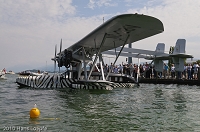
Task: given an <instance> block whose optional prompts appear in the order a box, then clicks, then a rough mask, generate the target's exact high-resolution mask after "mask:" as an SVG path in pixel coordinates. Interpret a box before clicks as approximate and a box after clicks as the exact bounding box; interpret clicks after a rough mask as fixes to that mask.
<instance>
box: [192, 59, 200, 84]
mask: <svg viewBox="0 0 200 132" xmlns="http://www.w3.org/2000/svg"><path fill="white" fill-rule="evenodd" d="M193 68H194V79H195V80H197V79H198V77H197V73H198V69H199V65H198V64H197V62H195V63H194V65H193Z"/></svg>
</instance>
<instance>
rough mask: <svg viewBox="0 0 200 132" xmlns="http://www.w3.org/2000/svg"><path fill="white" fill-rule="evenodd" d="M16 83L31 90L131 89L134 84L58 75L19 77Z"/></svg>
mask: <svg viewBox="0 0 200 132" xmlns="http://www.w3.org/2000/svg"><path fill="white" fill-rule="evenodd" d="M16 83H17V84H19V85H20V86H25V87H32V88H75V89H104V90H112V89H113V88H117V87H120V88H131V87H134V86H135V84H134V83H113V82H109V83H108V82H100V83H99V82H98V83H97V82H82V81H79V80H77V79H72V78H63V77H62V76H60V75H56V74H55V75H42V76H19V77H18V78H17V79H16Z"/></svg>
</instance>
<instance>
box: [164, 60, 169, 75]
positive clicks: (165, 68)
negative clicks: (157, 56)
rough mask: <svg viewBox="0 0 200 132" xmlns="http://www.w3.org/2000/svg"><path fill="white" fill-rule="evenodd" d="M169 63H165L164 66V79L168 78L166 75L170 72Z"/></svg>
mask: <svg viewBox="0 0 200 132" xmlns="http://www.w3.org/2000/svg"><path fill="white" fill-rule="evenodd" d="M168 69H169V67H168V65H167V64H166V63H164V67H163V76H164V79H166V76H167V74H168Z"/></svg>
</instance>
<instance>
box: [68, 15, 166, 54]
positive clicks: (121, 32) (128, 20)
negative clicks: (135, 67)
mask: <svg viewBox="0 0 200 132" xmlns="http://www.w3.org/2000/svg"><path fill="white" fill-rule="evenodd" d="M163 31H164V27H163V24H162V22H161V21H160V20H158V19H157V18H154V17H151V16H146V15H139V14H123V15H118V16H115V17H113V18H111V19H110V20H108V21H106V22H105V23H103V24H102V25H101V26H99V27H98V28H96V29H95V30H94V31H92V32H91V33H90V34H88V35H87V36H85V37H84V38H83V39H81V40H80V41H78V42H77V43H75V44H73V45H72V46H70V47H69V48H67V50H71V51H76V53H78V52H79V51H80V52H82V50H81V48H82V47H84V49H85V52H86V54H89V55H91V56H92V55H94V54H95V53H96V50H97V49H100V52H103V51H107V50H110V49H113V48H117V47H119V46H122V45H124V44H128V43H132V42H135V41H138V40H141V39H144V38H147V37H150V36H153V35H155V34H158V33H161V32H163Z"/></svg>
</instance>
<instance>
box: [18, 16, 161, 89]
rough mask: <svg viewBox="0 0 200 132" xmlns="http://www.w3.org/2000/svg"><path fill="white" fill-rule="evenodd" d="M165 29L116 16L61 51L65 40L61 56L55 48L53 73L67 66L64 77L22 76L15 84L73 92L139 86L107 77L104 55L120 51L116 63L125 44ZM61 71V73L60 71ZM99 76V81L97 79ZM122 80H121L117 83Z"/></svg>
mask: <svg viewBox="0 0 200 132" xmlns="http://www.w3.org/2000/svg"><path fill="white" fill-rule="evenodd" d="M163 31H164V27H163V24H162V22H161V21H160V20H159V19H157V18H154V17H151V16H147V15H143V14H141V15H140V14H122V15H118V16H115V17H113V18H111V19H110V20H108V21H107V22H105V23H103V24H102V25H100V26H99V27H98V28H96V29H95V30H94V31H92V32H91V33H89V34H88V35H87V36H86V37H84V38H83V39H81V40H80V41H78V42H77V43H75V44H73V45H71V46H70V47H68V48H66V49H64V50H63V51H62V39H61V42H60V52H59V53H58V54H57V53H56V52H57V46H55V57H54V58H52V60H53V61H54V71H55V68H56V63H58V67H59V69H60V67H62V66H64V67H65V68H66V71H65V72H63V73H60V72H59V73H56V72H54V74H53V75H39V76H23V77H22V76H20V77H18V78H17V79H16V83H17V84H18V85H19V86H21V87H33V88H45V89H46V88H73V89H104V90H112V89H113V88H124V87H127V88H132V87H134V86H135V84H137V82H135V81H132V82H131V81H130V82H129V81H126V82H125V81H124V78H125V79H130V80H133V79H132V78H131V77H129V76H127V75H124V74H112V73H110V72H111V70H110V71H109V72H108V73H106V74H105V73H104V71H103V66H104V63H103V58H102V52H104V51H108V50H111V49H115V48H117V47H120V48H121V49H120V51H119V53H116V58H115V61H114V62H113V65H115V63H116V62H117V59H118V58H119V56H120V54H121V51H122V50H123V48H124V47H125V45H126V44H130V43H133V42H136V41H139V40H142V39H145V38H148V37H150V36H153V35H156V34H159V33H162V32H163ZM98 58H99V64H100V71H99V72H98V73H97V74H99V75H95V74H96V73H94V72H93V69H94V68H95V66H96V63H97V60H98ZM89 62H92V63H91V68H90V69H89V71H87V68H86V66H87V65H88V63H89ZM59 71H60V70H59ZM95 76H96V78H95ZM113 78H114V80H113ZM118 79H119V80H118Z"/></svg>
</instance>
